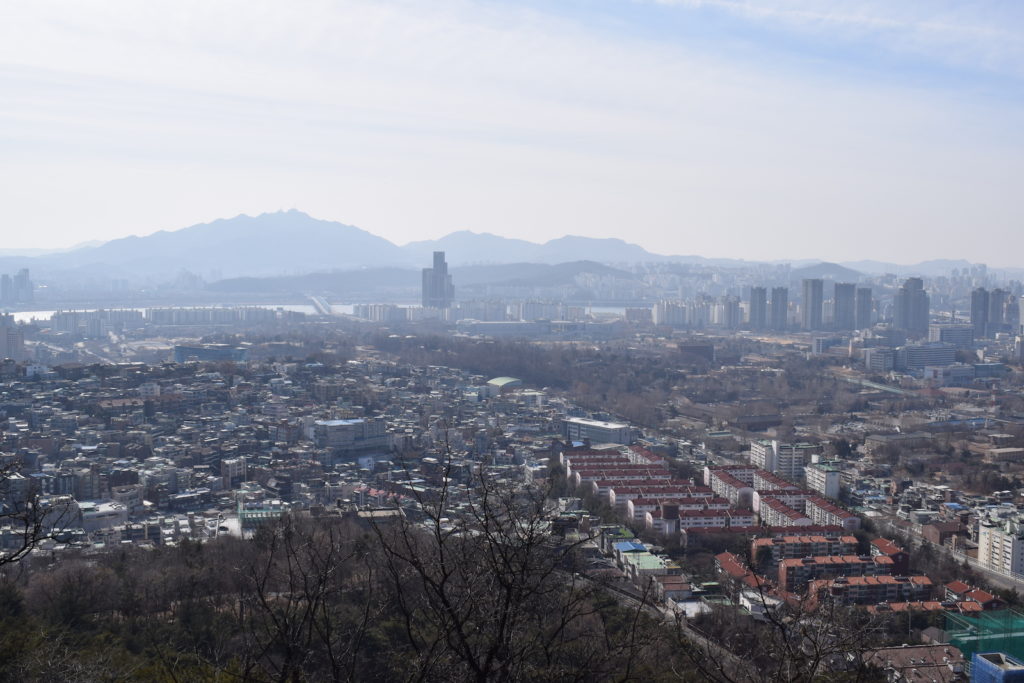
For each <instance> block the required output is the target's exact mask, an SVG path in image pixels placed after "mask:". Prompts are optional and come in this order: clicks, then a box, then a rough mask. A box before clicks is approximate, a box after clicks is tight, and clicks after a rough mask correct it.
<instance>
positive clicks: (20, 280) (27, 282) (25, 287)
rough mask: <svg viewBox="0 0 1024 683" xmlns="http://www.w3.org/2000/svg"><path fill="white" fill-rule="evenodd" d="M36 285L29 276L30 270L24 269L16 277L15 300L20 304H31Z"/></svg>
mask: <svg viewBox="0 0 1024 683" xmlns="http://www.w3.org/2000/svg"><path fill="white" fill-rule="evenodd" d="M34 290H35V285H33V284H32V280H31V278H29V275H28V268H22V269H21V270H19V271H18V272H17V273H15V275H14V300H15V301H17V302H18V303H20V304H27V303H31V302H32V299H33V293H34Z"/></svg>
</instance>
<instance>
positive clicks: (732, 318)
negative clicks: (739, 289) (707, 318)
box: [717, 296, 740, 330]
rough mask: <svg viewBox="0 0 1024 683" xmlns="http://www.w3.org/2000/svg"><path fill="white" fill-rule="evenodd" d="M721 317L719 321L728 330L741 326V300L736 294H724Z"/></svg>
mask: <svg viewBox="0 0 1024 683" xmlns="http://www.w3.org/2000/svg"><path fill="white" fill-rule="evenodd" d="M719 307H720V312H721V317H720V319H719V320H718V321H717V322H718V324H719V325H721V326H722V327H724V328H725V329H727V330H735V329H738V328H739V326H740V300H739V297H735V296H723V297H722V299H721V301H720V303H719Z"/></svg>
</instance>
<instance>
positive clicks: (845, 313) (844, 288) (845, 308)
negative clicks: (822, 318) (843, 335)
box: [832, 282, 857, 330]
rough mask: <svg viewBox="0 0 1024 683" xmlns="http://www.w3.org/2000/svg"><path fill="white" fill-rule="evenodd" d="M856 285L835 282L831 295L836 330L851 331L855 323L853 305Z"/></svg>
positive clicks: (854, 308)
mask: <svg viewBox="0 0 1024 683" xmlns="http://www.w3.org/2000/svg"><path fill="white" fill-rule="evenodd" d="M856 289H857V287H856V285H853V284H850V283H847V282H837V283H836V288H835V294H834V295H833V302H834V305H833V308H832V310H833V314H832V319H833V320H834V322H835V328H836V329H837V330H852V329H853V328H854V326H855V323H856V307H855V305H854V298H855V291H856Z"/></svg>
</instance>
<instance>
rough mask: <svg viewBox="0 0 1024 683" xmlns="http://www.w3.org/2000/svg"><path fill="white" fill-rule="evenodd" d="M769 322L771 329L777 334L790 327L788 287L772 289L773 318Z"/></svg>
mask: <svg viewBox="0 0 1024 683" xmlns="http://www.w3.org/2000/svg"><path fill="white" fill-rule="evenodd" d="M768 322H769V327H771V329H773V330H775V331H776V332H782V331H784V330H785V329H786V328H787V327H789V289H787V288H786V287H772V308H771V317H770V318H769V320H768Z"/></svg>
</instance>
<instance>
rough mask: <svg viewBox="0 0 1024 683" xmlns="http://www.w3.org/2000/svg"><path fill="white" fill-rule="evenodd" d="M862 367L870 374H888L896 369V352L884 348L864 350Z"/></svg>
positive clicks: (873, 347) (872, 347)
mask: <svg viewBox="0 0 1024 683" xmlns="http://www.w3.org/2000/svg"><path fill="white" fill-rule="evenodd" d="M864 367H865V368H866V369H868V370H870V371H872V372H888V371H889V370H892V369H893V368H894V367H896V352H895V351H893V350H892V349H890V348H888V347H885V346H871V347H868V348H866V349H864Z"/></svg>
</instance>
